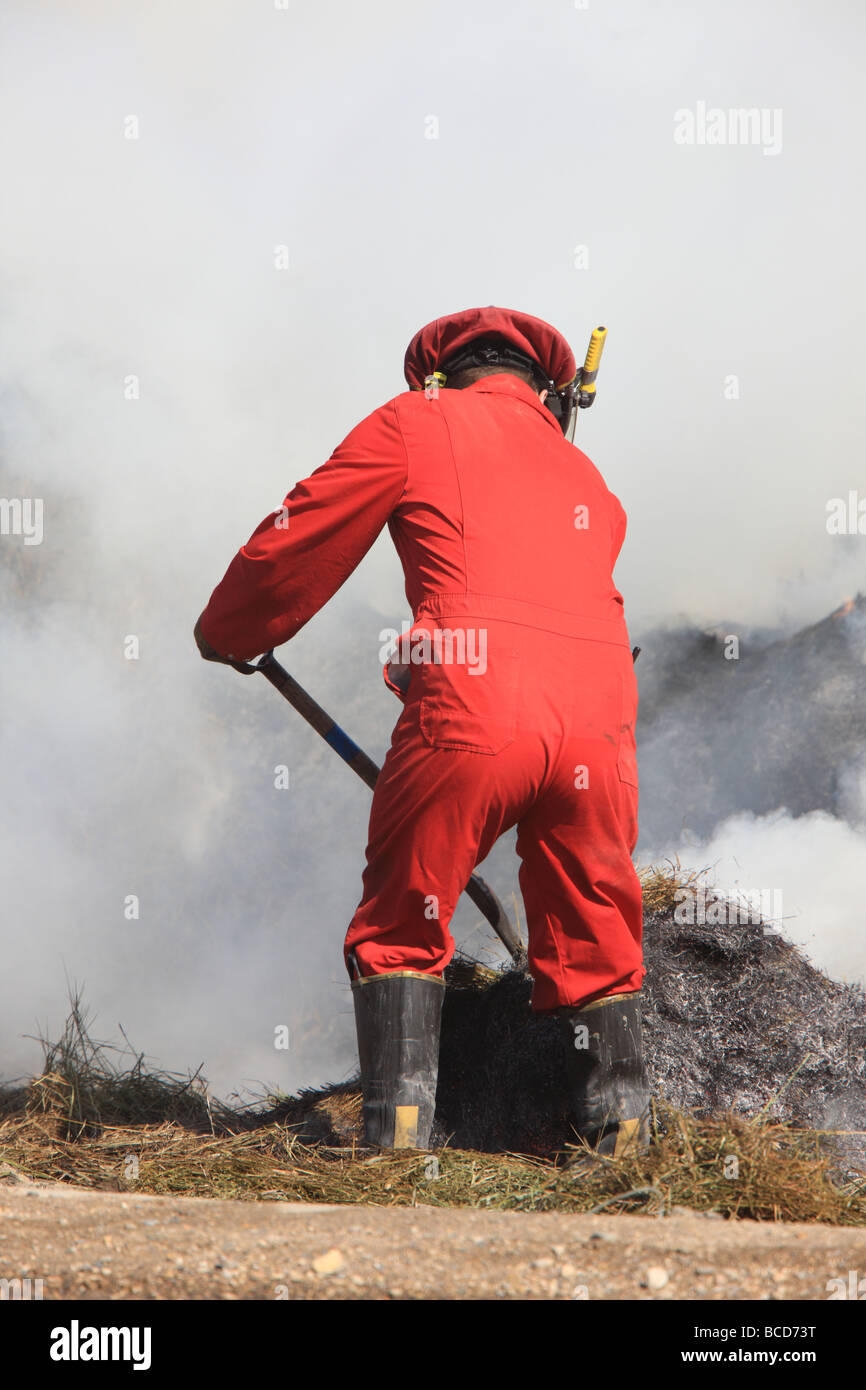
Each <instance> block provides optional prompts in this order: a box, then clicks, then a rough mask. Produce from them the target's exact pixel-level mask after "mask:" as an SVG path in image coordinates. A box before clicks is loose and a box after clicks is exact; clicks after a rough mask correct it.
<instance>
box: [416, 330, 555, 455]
mask: <svg viewBox="0 0 866 1390" xmlns="http://www.w3.org/2000/svg"><path fill="white" fill-rule="evenodd" d="M497 366H503V367H522V368H523V369H524V370H526V371H529V372H531V374H532V380H533V382H534V383H535V385H536V388H537V389H538V390H539V391H542V390H546V391H547V399H546V400H545V402H544V404H545V405H546V406H547V409H548V410H549V411H550V413H551V415H552V416H553V417H554V419H555V420H556V421H557V423H558V425H559V427H560V429H561V430H562V433H563V434H564V435H566V436H568V435H569V429H570V430H571V433H572V434H573V433H574V421H575V418H576V409H575V407H576V405H577V402H578V394H579V391H580V372H578V373H577V374H576V376H575V377H574V380H573V381H570V382H568V384H567V385H565V386H563V387H562V388H561V389H560V390H557V389H556V384H555V382H553V381H552V380H551V379H550V377H549V376H548V375H547V373H546V372H545V371H544V370H543V369H542V367H541V365H540V363H538V362H537V361H536V360H535V358H534V357H530V356H529V354H528V353H525V352H521V351H520V349H519V348H515V347H512V346H511V344H510V343H507V342H504V341H503V340H502V339H501V338H478V339H476V340H475V341H474V342H472V343H468V344H467V346H466V347H465V348H463V349H462V351H460V352H457V353H455V354H454V356H453V357H449V358H448V360H447V362H445V363H443V365H442V367H441V368H439V369H438V370H437V371H435V372H433V373H431V376H432V377H433V378H434V379H435V380H436V381H437V382H438V384H439V385H440V386H444V385H445V383H446V381H447V380H448V377H449V376H454V375H456V374H457V373H458V372H462V371H465V370H466V369H467V367H497ZM581 404H582V402H581Z"/></svg>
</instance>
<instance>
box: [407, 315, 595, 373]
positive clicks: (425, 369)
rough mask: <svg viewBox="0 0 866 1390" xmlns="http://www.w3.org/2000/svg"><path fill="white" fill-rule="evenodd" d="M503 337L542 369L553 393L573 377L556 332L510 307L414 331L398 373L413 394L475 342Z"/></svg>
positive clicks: (565, 346)
mask: <svg viewBox="0 0 866 1390" xmlns="http://www.w3.org/2000/svg"><path fill="white" fill-rule="evenodd" d="M488 337H496V338H505V339H506V341H507V342H509V343H511V344H512V346H513V347H516V348H518V349H519V350H520V351H521V352H526V353H528V354H529V356H530V357H534V358H535V360H536V361H537V362H538V363H539V364H540V365H541V366H542V367H543V369H544V371H545V372H546V373H547V375H548V377H550V378H551V380H552V381H553V382H554V384H555V386H556V388H557V390H561V389H562V387H563V386H567V385H568V383H569V382H570V381H573V380H574V378H575V375H576V374H577V364H576V362H575V360H574V354H573V352H572V351H571V348H570V347H569V346H568V343H567V342H566V341H565V339H564V338H563V336H562V334H561V333H557V331H556V329H555V328H551V326H550V324H549V323H545V322H544V320H543V319H534V318H533V317H532V315H531V314H520V313H518V312H517V311H516V310H515V309H497V308H496V307H495V306H494V305H492V304H490V305H488V307H487V308H486V309H464V310H463V311H462V312H461V313H459V314H448V315H446V317H445V318H443V319H435V320H434V321H433V323H428V324H427V325H426V326H425V327H424V328H422V329H420V331H419V332H418V333H416V334H415V337H414V338H413V339H412V341H411V343H410V344H409V346H408V348H407V349H406V358H405V361H404V363H403V375H404V376H405V378H406V380H407V381H408V383H409V385H410V386H411V387H413V388H414V389H416V390H419V389H420V388H421V387H423V385H424V381H425V378H426V377H428V376H429V375H430V373H431V372H435V371H436V370H437V368H438V367H440V366H441V365H442V364H443V363H444V362H446V361H447V359H448V358H449V357H453V356H454V354H455V353H456V352H458V351H459V350H460V349H461V348H465V347H466V346H467V344H468V343H471V342H472V341H473V339H475V338H488Z"/></svg>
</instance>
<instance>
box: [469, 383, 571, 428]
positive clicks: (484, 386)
mask: <svg viewBox="0 0 866 1390" xmlns="http://www.w3.org/2000/svg"><path fill="white" fill-rule="evenodd" d="M463 390H464V391H490V392H493V393H494V394H496V395H500V396H517V397H518V399H519V400H521V401H526V402H527V404H528V405H532V406H534V407H535V409H536V410H537V411H538V413H539V415H541V416H543V417H544V419H545V420H546V421H547V423H548V424H549V425H552V427H553V428H554V429H555V430H556V433H557V434H559V435H561V434H562V430H561V429H560V427H559V423H558V421H557V420H556V419H555V417H554V416H553V414H552V412H551V411H549V410H548V408H547V406H546V405H543V404H542V402H541V401H540V400H539V399H538V396H537V395H536V393H535V391H533V389H532V387H531V386H530V385H529V383H528V382H526V381H522V380H521V379H520V377H519V376H513V375H512V373H511V372H494V373H493V375H492V376H483V377H482V378H481V380H480V381H473V382H472V384H471V385H470V386H464V387H463Z"/></svg>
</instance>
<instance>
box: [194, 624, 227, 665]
mask: <svg viewBox="0 0 866 1390" xmlns="http://www.w3.org/2000/svg"><path fill="white" fill-rule="evenodd" d="M193 637H194V638H195V644H196V646H197V647H198V649H199V652H200V653H201V655H202V657H203V659H204V660H205V661H221V662H222V663H223V665H224V666H233V665H234V662H233V661H232V658H231V657H230V656H220V654H219V652H217V651H214V649H213V647H212V646H211V644H210V642H208V641H206V640H205V638H204V636H203V634H202V630H201V618H199V620H198V622H197V623H196V625H195V628H194V630H193Z"/></svg>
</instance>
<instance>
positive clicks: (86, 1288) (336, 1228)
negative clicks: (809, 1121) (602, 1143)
mask: <svg viewBox="0 0 866 1390" xmlns="http://www.w3.org/2000/svg"><path fill="white" fill-rule="evenodd" d="M849 1271H859V1272H861V1274H862V1273H866V1231H864V1230H860V1229H851V1228H846V1229H839V1228H835V1227H828V1226H805V1225H783V1224H775V1225H772V1224H769V1223H767V1224H757V1223H754V1222H746V1221H737V1222H729V1221H726V1220H724V1219H722V1218H719V1217H714V1216H712V1215H709V1216H707V1215H697V1214H695V1213H693V1212H687V1211H675V1212H674V1213H672V1214H671V1215H670V1216H668V1217H664V1218H662V1219H659V1218H655V1217H641V1216H619V1215H617V1216H608V1215H603V1214H600V1215H597V1216H587V1215H579V1216H576V1215H565V1214H558V1213H553V1212H551V1213H517V1212H498V1211H480V1210H466V1209H461V1210H457V1209H454V1208H439V1207H422V1206H419V1207H415V1208H411V1207H370V1206H366V1207H360V1206H315V1205H310V1204H304V1203H288V1202H221V1201H209V1200H202V1199H195V1198H192V1199H190V1198H168V1197H149V1196H134V1195H130V1194H120V1193H105V1192H94V1191H89V1190H84V1189H80V1188H73V1187H67V1186H64V1185H62V1184H55V1183H50V1184H49V1183H45V1184H40V1183H29V1182H24V1181H19V1182H16V1183H14V1184H10V1185H6V1184H3V1185H0V1279H9V1280H11V1279H25V1278H30V1279H31V1280H34V1279H41V1280H42V1281H43V1283H42V1296H43V1297H44V1298H46V1299H104V1298H109V1299H126V1298H159V1299H279V1298H283V1299H286V1298H288V1299H435V1298H441V1299H459V1300H462V1299H662V1300H670V1299H675V1300H691V1299H725V1300H727V1299H730V1300H739V1299H819V1300H826V1299H827V1298H828V1297H829V1293H828V1281H829V1280H832V1279H841V1280H843V1281H845V1283H846V1285H847V1284H848V1282H849ZM858 1277H859V1276H858ZM831 1287H832V1286H831ZM863 1289H864V1291H866V1282H864V1286H863Z"/></svg>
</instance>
